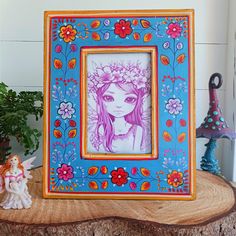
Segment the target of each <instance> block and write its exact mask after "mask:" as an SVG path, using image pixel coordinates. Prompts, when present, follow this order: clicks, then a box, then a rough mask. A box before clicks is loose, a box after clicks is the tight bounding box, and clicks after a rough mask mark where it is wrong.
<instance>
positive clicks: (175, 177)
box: [167, 170, 184, 188]
mask: <svg viewBox="0 0 236 236" xmlns="http://www.w3.org/2000/svg"><path fill="white" fill-rule="evenodd" d="M167 179H168V180H167V182H168V184H169V185H172V186H173V187H174V188H178V187H179V186H180V185H182V184H183V182H184V181H183V173H182V172H178V171H176V170H173V171H172V172H171V173H170V174H168V175H167Z"/></svg>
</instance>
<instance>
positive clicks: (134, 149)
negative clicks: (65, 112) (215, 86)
mask: <svg viewBox="0 0 236 236" xmlns="http://www.w3.org/2000/svg"><path fill="white" fill-rule="evenodd" d="M137 62H138V63H139V65H140V68H148V67H149V68H150V54H149V53H119V54H118V53H115V54H88V57H87V70H88V71H87V72H88V73H94V72H95V70H96V68H97V67H102V66H105V65H109V64H111V63H122V64H124V65H126V64H128V63H137ZM150 79H151V78H150V76H149V77H148V80H149V81H148V82H149V83H150ZM87 83H88V82H87ZM107 92H108V93H107ZM109 92H111V93H114V94H110V95H111V96H112V99H114V101H113V102H111V103H108V106H109V107H108V110H109V111H110V112H111V113H112V114H113V115H114V116H116V117H118V118H115V120H114V121H112V127H113V129H114V132H115V136H116V138H114V139H113V141H112V149H113V150H112V152H113V153H116V154H140V153H145V154H148V153H151V143H152V140H151V112H150V110H151V109H150V108H151V96H150V93H148V94H146V95H145V96H143V97H142V111H143V112H142V117H141V119H142V120H147V121H145V128H146V130H148V132H145V133H146V135H145V143H146V144H147V145H142V147H141V145H139V144H138V143H139V141H140V140H142V138H143V137H144V132H143V131H142V130H143V129H142V128H141V127H140V126H138V125H132V124H130V123H129V122H123V121H122V117H121V118H120V116H122V115H120V113H119V112H120V111H117V108H116V107H114V109H113V107H112V106H115V104H116V106H117V107H118V103H119V105H120V106H121V108H120V107H118V109H122V110H125V109H132V108H130V107H129V106H128V107H127V106H126V105H127V104H126V103H125V102H123V101H124V100H125V99H126V97H128V96H129V98H128V99H130V96H131V98H132V96H134V95H132V94H129V95H126V91H124V90H123V89H120V88H119V87H117V86H116V85H115V84H114V83H112V84H111V85H110V86H109V87H108V89H107V90H106V92H105V93H104V95H106V94H107V95H109ZM96 99H97V95H96V93H93V92H89V93H88V94H87V101H88V117H87V119H88V120H87V124H88V129H87V130H88V137H87V152H88V153H111V152H110V151H108V150H106V148H105V147H104V145H103V144H100V145H99V148H96V147H95V146H94V145H93V144H92V142H91V137H92V135H94V134H95V133H96V124H97V122H96V120H98V112H96V111H98V105H97V103H96ZM122 102H123V103H122ZM122 104H123V105H122ZM122 106H123V107H122ZM116 112H118V113H116ZM147 117H148V118H147ZM98 131H99V134H100V133H104V130H103V128H101V129H99V130H98ZM141 136H142V137H141ZM93 142H94V140H93Z"/></svg>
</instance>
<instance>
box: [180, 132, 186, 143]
mask: <svg viewBox="0 0 236 236" xmlns="http://www.w3.org/2000/svg"><path fill="white" fill-rule="evenodd" d="M185 138H186V133H184V132H183V133H181V134H180V135H179V136H178V141H179V142H180V143H182V142H184V140H185Z"/></svg>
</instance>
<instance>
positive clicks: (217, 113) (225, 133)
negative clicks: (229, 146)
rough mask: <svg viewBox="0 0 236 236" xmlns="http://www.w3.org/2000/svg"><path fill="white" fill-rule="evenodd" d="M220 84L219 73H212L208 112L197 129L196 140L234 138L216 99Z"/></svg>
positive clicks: (235, 134) (234, 134)
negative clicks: (216, 81) (216, 82)
mask: <svg viewBox="0 0 236 236" xmlns="http://www.w3.org/2000/svg"><path fill="white" fill-rule="evenodd" d="M217 77H218V79H219V81H218V84H215V79H216V78H217ZM222 83H223V80H222V76H221V74H219V73H214V74H213V75H212V76H211V78H210V80H209V99H210V103H209V110H208V113H207V116H206V117H205V119H204V121H203V122H202V124H201V126H200V127H199V128H198V129H197V138H200V137H204V138H208V139H211V138H213V139H218V138H227V139H235V138H236V133H235V132H234V131H233V130H231V129H230V128H229V126H228V125H227V123H226V121H225V119H224V117H223V115H222V110H221V108H220V105H219V100H218V98H217V94H216V89H219V88H220V87H221V85H222Z"/></svg>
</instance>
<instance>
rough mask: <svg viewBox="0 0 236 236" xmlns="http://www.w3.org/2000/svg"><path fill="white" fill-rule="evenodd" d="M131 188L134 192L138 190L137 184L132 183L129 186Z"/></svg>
mask: <svg viewBox="0 0 236 236" xmlns="http://www.w3.org/2000/svg"><path fill="white" fill-rule="evenodd" d="M129 187H130V188H131V189H132V190H135V189H136V188H137V184H136V183H135V182H131V183H130V184H129Z"/></svg>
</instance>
